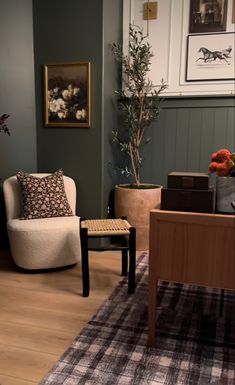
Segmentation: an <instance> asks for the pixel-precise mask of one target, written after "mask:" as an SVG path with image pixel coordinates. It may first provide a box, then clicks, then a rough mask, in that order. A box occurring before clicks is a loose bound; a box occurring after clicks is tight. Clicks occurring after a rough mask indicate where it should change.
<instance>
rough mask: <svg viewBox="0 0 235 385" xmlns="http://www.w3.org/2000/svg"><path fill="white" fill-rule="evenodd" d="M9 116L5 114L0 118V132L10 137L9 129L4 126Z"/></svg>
mask: <svg viewBox="0 0 235 385" xmlns="http://www.w3.org/2000/svg"><path fill="white" fill-rule="evenodd" d="M9 116H10V115H7V114H3V115H2V116H1V117H0V132H2V131H3V132H5V134H7V135H10V131H9V128H8V127H7V125H6V123H5V122H6V120H7V118H9Z"/></svg>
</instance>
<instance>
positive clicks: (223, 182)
mask: <svg viewBox="0 0 235 385" xmlns="http://www.w3.org/2000/svg"><path fill="white" fill-rule="evenodd" d="M232 203H233V204H232ZM234 205H235V177H229V176H217V177H216V201H215V209H216V212H217V213H225V214H234V213H235V210H234Z"/></svg>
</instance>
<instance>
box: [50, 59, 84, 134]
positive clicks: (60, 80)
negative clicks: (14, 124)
mask: <svg viewBox="0 0 235 385" xmlns="http://www.w3.org/2000/svg"><path fill="white" fill-rule="evenodd" d="M44 98H45V106H44V112H45V126H47V127H48V126H51V127H90V125H91V105H90V104H91V103H90V63H89V62H80V63H68V64H48V65H45V66H44Z"/></svg>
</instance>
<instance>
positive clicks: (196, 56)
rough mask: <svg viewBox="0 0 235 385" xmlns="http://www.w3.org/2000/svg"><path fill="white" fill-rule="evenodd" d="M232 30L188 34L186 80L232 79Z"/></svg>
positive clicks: (233, 69)
mask: <svg viewBox="0 0 235 385" xmlns="http://www.w3.org/2000/svg"><path fill="white" fill-rule="evenodd" d="M234 35H235V33H234V32H229V33H215V34H204V35H201V34H200V35H189V36H188V47H187V65H186V81H188V82H190V81H204V80H233V79H234V72H235V66H234V64H235V63H234V46H235V45H234Z"/></svg>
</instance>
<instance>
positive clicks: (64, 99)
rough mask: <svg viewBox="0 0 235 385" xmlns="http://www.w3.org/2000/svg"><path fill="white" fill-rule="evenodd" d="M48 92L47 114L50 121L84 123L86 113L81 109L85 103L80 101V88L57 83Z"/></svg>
mask: <svg viewBox="0 0 235 385" xmlns="http://www.w3.org/2000/svg"><path fill="white" fill-rule="evenodd" d="M58 84H59V85H58ZM58 84H56V85H55V86H53V85H52V87H51V88H50V89H49V91H48V113H49V116H50V119H54V120H55V121H57V120H63V119H70V120H71V121H81V122H82V121H85V120H86V116H87V111H86V109H85V108H84V107H83V106H84V105H85V104H86V103H85V101H84V100H83V99H82V96H81V94H83V93H81V88H80V87H79V86H78V85H75V84H68V85H67V84H66V82H64V83H63V82H62V81H61V82H60V83H59V82H58Z"/></svg>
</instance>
